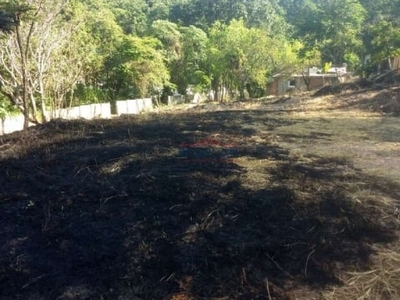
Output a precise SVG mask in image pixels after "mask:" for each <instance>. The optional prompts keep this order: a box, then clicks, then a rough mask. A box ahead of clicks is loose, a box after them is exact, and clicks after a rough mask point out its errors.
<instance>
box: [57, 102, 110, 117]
mask: <svg viewBox="0 0 400 300" xmlns="http://www.w3.org/2000/svg"><path fill="white" fill-rule="evenodd" d="M56 118H61V119H68V120H72V119H80V118H83V119H87V120H91V119H94V118H101V119H108V118H111V105H110V103H99V104H88V105H82V106H75V107H71V108H64V109H59V110H56V111H53V113H52V119H56Z"/></svg>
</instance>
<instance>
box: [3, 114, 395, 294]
mask: <svg viewBox="0 0 400 300" xmlns="http://www.w3.org/2000/svg"><path fill="white" fill-rule="evenodd" d="M283 122H284V123H283ZM290 122H291V121H288V120H284V121H283V120H279V119H273V118H268V117H267V116H266V115H265V113H263V112H262V111H243V112H240V113H238V112H237V111H234V112H229V111H224V112H214V113H207V114H203V113H196V114H193V113H187V114H183V113H182V114H177V115H170V116H167V117H160V116H157V115H152V116H146V117H144V116H143V117H138V118H129V119H119V120H108V121H104V120H103V121H93V122H86V121H75V122H61V121H54V122H52V123H50V124H47V125H44V126H41V127H38V128H36V129H32V130H31V132H30V134H31V138H30V139H29V140H30V141H31V144H26V145H22V143H21V146H20V148H21V149H22V150H20V151H21V154H18V153H17V152H15V151H17V150H16V149H17V148H15V150H14V152H12V151H11V152H9V153H10V154H9V156H10V158H5V159H3V160H2V169H1V171H0V180H1V182H2V185H1V187H0V208H1V209H0V225H1V227H0V245H1V246H0V254H1V255H0V298H1V299H62V300H66V299H101V298H103V299H177V298H176V297H178V295H180V296H181V297H182V299H210V298H218V297H219V298H223V297H226V298H229V299H268V297H274V298H276V299H291V298H294V294H292V293H293V291H295V290H298V289H302V288H304V287H308V288H309V289H311V290H314V291H318V290H319V289H322V288H324V287H326V286H327V285H337V284H340V282H339V280H338V279H337V277H336V276H335V274H337V272H338V271H340V270H352V269H353V268H356V267H358V268H362V269H367V268H368V265H369V263H370V262H369V258H370V255H371V254H372V253H371V249H370V248H369V247H368V245H369V244H372V243H388V242H390V241H391V240H392V239H393V238H394V235H395V229H394V227H393V226H392V224H382V222H380V221H379V220H380V217H381V214H382V212H381V211H380V210H378V209H374V208H373V207H372V208H371V207H370V206H364V205H358V204H356V203H355V202H354V201H353V200H352V198H351V195H350V192H349V190H348V189H347V188H346V184H347V183H348V182H349V181H354V182H359V181H362V180H364V179H368V180H373V178H371V177H369V178H367V177H366V175H363V173H362V172H361V171H357V172H356V174H357V175H356V176H354V175H353V177H351V178H349V177H348V175H346V174H348V172H343V169H344V168H346V170H347V169H348V168H352V166H351V162H349V161H347V160H345V159H327V158H320V157H310V159H309V160H308V162H307V163H302V162H298V161H293V160H291V159H290V158H289V157H290V156H289V154H290V153H289V151H288V150H285V149H282V148H281V147H280V146H279V145H277V144H275V143H272V142H271V141H270V140H269V139H268V138H269V136H270V133H268V132H265V131H266V130H273V129H274V128H276V127H278V126H287V125H288V124H290ZM293 122H294V121H293ZM260 128H262V129H263V130H261V129H260ZM66 132H68V134H66ZM28 134H29V132H28ZM32 135H36V139H35V138H32ZM254 135H257V136H261V137H263V138H264V139H263V141H262V142H260V141H258V142H255V141H254V140H253V136H254ZM24 136H26V133H21V134H15V135H12V136H10V140H13V141H15V140H18V139H21V138H23V137H24ZM35 141H36V142H35ZM5 143H7V140H6V141H5ZM24 147H25V148H24ZM11 153H13V154H12V155H11ZM267 161H268V162H273V163H274V164H273V167H267V166H263V163H265V164H266V162H267ZM255 162H257V165H258V167H255V166H254V165H253V164H254V163H255ZM247 164H248V165H247ZM266 165H267V164H266ZM260 166H261V167H260ZM252 168H253V169H254V168H259V169H258V173H257V176H258V177H260V178H253V176H256V175H253V173H252ZM254 174H255V173H254ZM256 179H257V180H256ZM263 179H265V180H263ZM345 183H346V184H345ZM393 184H394V183H392V185H393ZM392 185H391V186H390V187H389V186H385V183H384V182H381V184H380V185H379V189H380V192H381V193H387V194H388V196H394V195H393V194H389V193H390V191H391V189H392V188H393V186H392ZM374 188H375V187H374ZM376 188H378V187H376Z"/></svg>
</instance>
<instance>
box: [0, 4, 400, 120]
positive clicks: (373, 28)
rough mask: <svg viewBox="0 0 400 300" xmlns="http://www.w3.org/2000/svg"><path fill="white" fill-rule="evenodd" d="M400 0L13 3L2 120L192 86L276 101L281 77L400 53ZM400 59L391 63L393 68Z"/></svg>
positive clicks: (0, 19)
mask: <svg viewBox="0 0 400 300" xmlns="http://www.w3.org/2000/svg"><path fill="white" fill-rule="evenodd" d="M398 7H400V0H394V1H393V0H391V1H389V0H380V1H372V0H246V1H245V0H115V1H107V0H29V1H28V0H1V1H0V59H1V61H0V92H1V95H0V114H1V113H2V111H3V112H4V111H8V110H12V109H17V110H19V111H21V112H22V113H24V115H25V117H26V120H27V121H26V124H28V123H27V122H28V121H33V122H42V121H46V118H47V116H46V114H45V112H46V111H49V110H53V109H57V108H62V107H67V106H72V105H78V104H84V103H94V102H103V101H115V100H116V99H124V98H125V99H126V98H136V97H147V96H151V95H155V94H159V93H163V94H164V95H167V94H169V93H172V92H174V91H176V92H179V93H183V94H184V93H186V91H187V90H188V87H193V89H194V90H195V91H198V92H204V93H208V92H209V91H211V90H213V91H214V92H215V97H216V99H217V100H221V99H222V95H221V94H220V93H218V91H222V90H227V91H228V93H229V94H230V95H231V96H232V97H244V96H245V92H246V93H247V94H248V96H250V97H259V96H263V95H264V94H265V86H266V84H267V83H268V81H269V80H270V78H271V76H273V75H274V74H277V73H279V74H291V73H293V72H296V71H299V70H303V69H304V68H307V67H312V66H323V65H324V64H327V63H329V64H332V65H336V66H339V65H342V64H344V63H345V64H346V65H347V66H348V69H350V70H352V71H353V72H357V73H359V74H368V72H370V70H371V66H372V65H374V64H375V63H376V62H379V61H382V60H387V59H388V58H390V57H393V56H396V55H399V54H400V10H399V9H398ZM389 61H390V60H389Z"/></svg>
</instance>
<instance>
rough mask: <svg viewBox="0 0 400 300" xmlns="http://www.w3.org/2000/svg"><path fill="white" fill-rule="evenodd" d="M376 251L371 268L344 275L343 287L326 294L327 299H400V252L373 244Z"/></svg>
mask: <svg viewBox="0 0 400 300" xmlns="http://www.w3.org/2000/svg"><path fill="white" fill-rule="evenodd" d="M371 248H372V250H373V251H374V252H375V253H376V254H375V255H374V257H373V265H372V266H371V270H368V271H363V272H357V271H354V272H348V273H346V274H343V275H342V278H341V279H342V281H343V283H344V286H343V287H339V288H334V289H333V290H332V291H330V292H329V293H325V294H324V298H325V299H326V300H335V299H357V300H386V299H387V300H389V299H400V253H399V245H393V248H394V249H388V248H386V247H385V248H383V247H380V246H374V245H371Z"/></svg>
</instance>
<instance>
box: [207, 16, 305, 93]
mask: <svg viewBox="0 0 400 300" xmlns="http://www.w3.org/2000/svg"><path fill="white" fill-rule="evenodd" d="M249 45H251V47H249ZM297 48H298V47H297V46H296V43H290V42H289V41H287V40H285V39H282V38H280V37H278V38H276V37H272V36H269V35H268V32H266V31H265V30H263V29H258V28H248V27H246V26H245V24H244V21H243V20H233V21H232V22H230V24H229V25H223V24H221V23H219V22H217V23H216V24H214V26H213V27H212V28H211V30H210V46H209V51H210V53H209V60H210V65H211V77H212V80H213V90H214V91H215V92H216V93H217V96H216V98H217V99H219V100H221V99H224V95H223V94H221V93H220V92H222V91H224V90H225V89H228V90H229V92H230V94H231V97H235V96H236V93H238V97H240V98H244V97H245V90H247V91H248V92H249V94H250V96H254V95H255V91H256V90H260V89H261V90H264V88H265V85H266V83H267V80H268V77H269V76H270V75H272V74H273V73H276V72H280V73H291V72H293V70H295V65H296V63H297Z"/></svg>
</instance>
